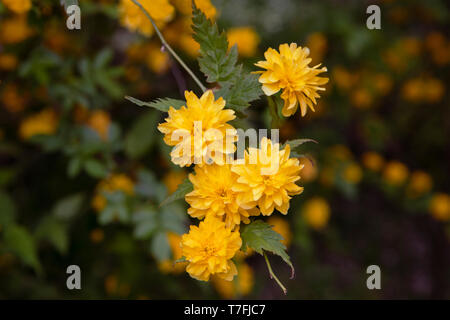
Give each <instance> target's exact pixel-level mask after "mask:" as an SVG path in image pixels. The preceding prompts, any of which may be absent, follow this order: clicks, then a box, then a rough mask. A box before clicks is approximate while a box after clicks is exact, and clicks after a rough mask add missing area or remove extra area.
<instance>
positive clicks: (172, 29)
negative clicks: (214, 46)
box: [164, 17, 200, 58]
mask: <svg viewBox="0 0 450 320" xmlns="http://www.w3.org/2000/svg"><path fill="white" fill-rule="evenodd" d="M191 25H192V20H191V19H190V18H188V17H181V18H179V19H177V20H176V21H175V22H174V23H171V24H170V25H168V26H167V28H165V29H164V37H165V38H166V40H167V42H169V44H170V45H172V46H174V47H178V48H180V49H181V50H183V51H184V52H186V53H187V54H188V55H189V56H191V57H193V58H195V57H197V56H198V54H199V51H200V45H199V44H198V43H197V42H196V41H195V40H194V38H192V33H193V31H192V26H191Z"/></svg>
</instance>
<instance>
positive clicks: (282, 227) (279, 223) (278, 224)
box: [267, 216, 292, 247]
mask: <svg viewBox="0 0 450 320" xmlns="http://www.w3.org/2000/svg"><path fill="white" fill-rule="evenodd" d="M267 223H268V224H270V225H271V226H273V230H274V231H275V232H278V233H279V234H280V235H281V236H282V237H283V240H281V243H283V244H284V245H285V246H286V247H289V245H290V244H291V241H292V232H291V228H290V227H289V223H288V222H287V221H286V220H285V219H283V218H280V217H277V216H272V217H270V218H269V219H268V220H267Z"/></svg>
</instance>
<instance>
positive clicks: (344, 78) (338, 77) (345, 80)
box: [332, 66, 358, 90]
mask: <svg viewBox="0 0 450 320" xmlns="http://www.w3.org/2000/svg"><path fill="white" fill-rule="evenodd" d="M332 78H333V83H336V85H337V87H338V88H339V89H342V90H349V89H350V88H352V87H353V85H354V84H355V83H356V81H357V80H358V75H357V74H355V73H353V72H350V71H348V70H347V69H346V68H344V67H343V66H336V67H334V68H333V72H332Z"/></svg>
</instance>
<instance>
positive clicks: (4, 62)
mask: <svg viewBox="0 0 450 320" xmlns="http://www.w3.org/2000/svg"><path fill="white" fill-rule="evenodd" d="M18 63H19V61H18V60H17V57H16V56H15V55H13V54H7V53H0V70H5V71H12V70H14V69H16V67H17V65H18Z"/></svg>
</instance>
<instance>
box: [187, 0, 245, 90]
mask: <svg viewBox="0 0 450 320" xmlns="http://www.w3.org/2000/svg"><path fill="white" fill-rule="evenodd" d="M192 23H193V25H192V29H193V31H194V34H193V37H194V39H195V41H197V42H198V43H199V44H200V58H199V59H198V61H199V64H200V70H201V71H202V72H203V73H204V74H205V75H206V77H207V81H208V82H209V83H214V82H226V81H227V80H229V79H230V78H231V76H232V75H233V72H234V71H235V65H236V63H237V59H238V51H237V46H233V48H231V50H230V52H228V39H227V35H226V33H225V32H219V29H218V27H217V24H215V23H214V24H213V23H212V22H211V21H209V20H208V19H207V18H206V16H205V14H204V13H203V12H202V11H200V10H199V9H198V8H197V7H195V4H194V7H193V16H192Z"/></svg>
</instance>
